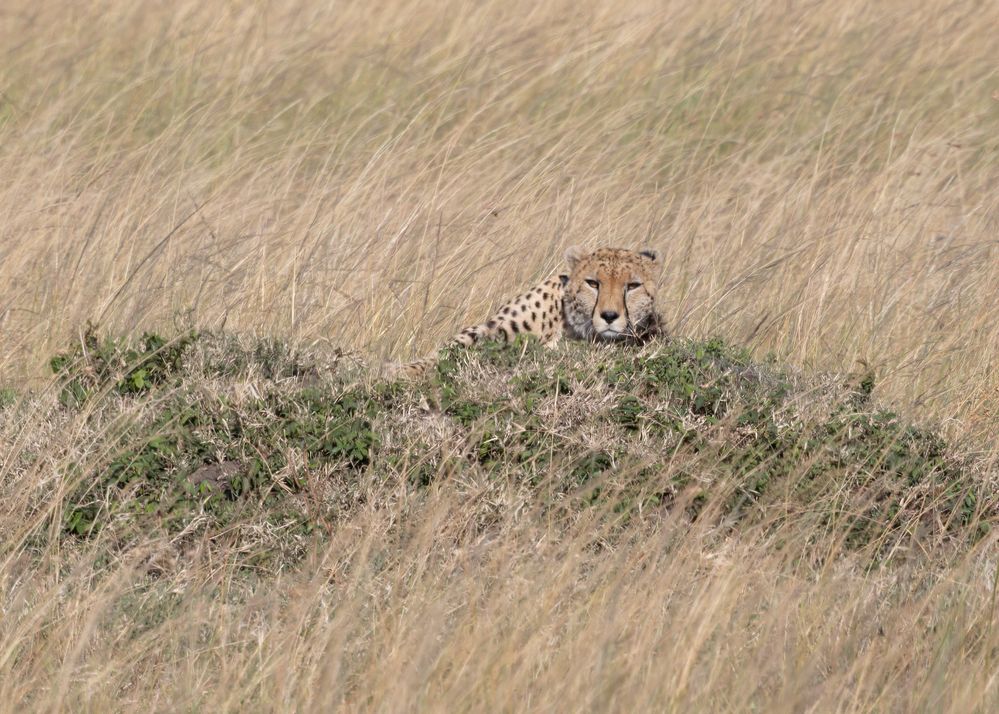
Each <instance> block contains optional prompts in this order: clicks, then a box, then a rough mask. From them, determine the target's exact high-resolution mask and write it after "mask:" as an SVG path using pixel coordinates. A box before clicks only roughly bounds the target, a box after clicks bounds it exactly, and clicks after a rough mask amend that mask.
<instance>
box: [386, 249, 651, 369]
mask: <svg viewBox="0 0 999 714" xmlns="http://www.w3.org/2000/svg"><path fill="white" fill-rule="evenodd" d="M565 260H566V263H568V265H569V272H568V274H561V275H556V276H553V277H551V278H549V279H548V280H545V281H544V282H543V283H541V284H540V285H538V286H537V287H535V288H533V289H532V290H529V291H528V292H526V293H523V294H522V295H520V296H518V297H517V298H515V299H513V300H511V301H510V302H508V303H507V304H506V305H504V306H503V307H502V308H500V309H499V310H498V311H497V312H496V313H495V314H494V315H493V316H492V317H491V318H489V319H488V320H486V321H485V322H483V323H482V324H479V325H475V326H473V327H466V328H465V329H463V330H462V331H461V332H459V333H458V334H457V335H455V336H454V338H453V339H452V340H451V344H452V345H461V346H463V347H468V346H471V345H473V344H475V343H476V342H479V341H481V340H503V341H505V342H508V341H511V340H513V339H515V338H516V337H517V335H534V336H535V337H537V338H538V339H539V340H540V341H541V343H542V344H544V345H546V346H548V347H554V346H555V345H556V344H557V343H558V341H559V340H560V339H561V338H562V337H566V338H567V339H573V340H589V341H595V342H597V341H599V342H613V341H620V340H632V341H641V340H644V339H646V338H648V337H650V336H651V335H653V334H654V333H656V332H657V331H658V330H659V329H660V318H659V315H658V313H657V312H656V305H655V299H656V293H655V282H656V280H657V278H658V274H659V270H660V268H661V262H660V258H659V255H658V253H656V251H653V250H640V251H633V250H625V249H621V248H600V249H597V250H594V251H587V250H585V249H582V248H579V247H575V246H574V247H572V248H569V249H568V250H567V251H566V252H565ZM435 363H436V361H435V360H434V359H433V358H426V359H422V360H417V361H415V362H410V363H408V364H404V365H399V366H397V367H396V368H394V369H393V370H392V371H391V373H390V374H391V376H392V377H393V378H401V379H416V378H419V377H421V376H423V375H424V374H425V373H426V372H428V371H429V369H430V368H431V367H433V366H434V364H435Z"/></svg>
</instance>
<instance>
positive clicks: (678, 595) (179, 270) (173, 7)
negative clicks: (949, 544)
mask: <svg viewBox="0 0 999 714" xmlns="http://www.w3.org/2000/svg"><path fill="white" fill-rule="evenodd" d="M997 25H999V6H997V5H993V4H988V3H979V2H971V1H970V0H968V1H961V0H949V1H946V2H945V1H944V0H929V1H928V2H924V3H919V4H916V3H912V2H910V1H908V0H905V1H903V0H888V1H886V2H878V3H870V2H862V1H861V0H844V1H842V2H836V3H804V2H790V1H788V2H777V1H776V0H772V1H762V0H761V1H759V2H748V3H747V2H736V1H735V0H706V1H705V2H700V3H688V2H678V1H673V0H668V1H667V2H659V1H657V2H652V1H644V0H637V1H635V2H629V3H619V2H609V1H601V0H586V1H584V2H578V1H577V0H571V1H569V0H549V1H547V2H543V3H537V2H523V1H521V0H502V1H501V0H485V1H484V2H467V1H464V0H441V1H440V2H436V3H432V4H431V3H402V2H383V3H362V2H352V3H334V2H319V1H318V0H287V1H284V2H257V3H231V2H222V1H221V0H216V1H214V2H190V1H187V0H181V1H179V2H175V3H163V4H153V3H130V2H122V1H119V0H104V1H102V2H93V3H89V4H77V3H70V2H62V3H57V2H50V3H39V2H27V1H25V0H8V1H7V2H5V3H4V4H3V7H2V8H0V48H2V49H0V53H2V54H0V56H2V58H3V60H2V62H0V216H2V221H0V343H2V346H3V348H2V350H0V386H5V385H6V386H12V387H14V388H16V389H24V388H26V387H28V386H31V387H35V388H44V386H45V385H46V384H47V377H46V376H45V363H46V360H47V358H48V357H49V356H50V355H51V354H52V353H53V352H54V351H55V350H56V348H57V347H58V346H60V345H62V344H64V343H65V342H66V340H67V339H71V338H72V336H73V335H74V334H77V332H78V330H79V328H80V326H81V325H82V324H83V323H84V322H85V321H86V320H88V319H89V320H94V321H97V322H99V323H100V324H101V325H103V326H105V327H107V328H109V329H111V330H113V331H116V332H119V331H120V332H137V331H141V330H143V329H153V328H156V329H164V328H166V329H169V328H170V327H171V326H174V325H180V326H192V325H193V326H198V327H210V328H218V327H224V328H225V329H227V330H235V331H241V332H253V333H261V334H269V335H275V336H279V337H283V338H287V339H289V340H291V341H293V342H296V343H323V344H327V345H330V346H333V347H343V348H346V349H352V350H356V351H357V352H359V353H361V354H363V355H366V356H368V357H370V358H371V359H381V358H385V357H390V356H391V357H396V358H403V357H408V356H412V355H417V354H421V353H423V352H426V351H428V350H430V349H432V348H433V347H434V346H435V345H437V344H438V343H439V342H441V341H442V340H443V339H444V338H445V337H446V336H447V335H449V334H450V333H451V332H452V331H453V330H454V329H455V328H456V327H457V326H459V325H461V324H462V323H464V322H466V321H468V320H475V319H478V318H479V317H481V316H482V315H483V314H485V311H486V310H487V308H488V307H489V306H491V305H494V304H496V303H497V302H498V301H499V300H501V299H502V298H503V297H505V296H508V295H510V294H511V293H513V292H516V291H517V290H518V289H519V288H520V286H522V285H525V284H528V283H529V282H530V281H532V280H534V279H536V278H538V277H540V276H543V275H545V274H546V273H548V272H549V271H552V270H555V269H556V268H557V267H558V266H559V264H560V255H561V252H562V249H563V248H564V247H565V246H566V245H568V244H572V243H582V244H585V245H594V246H595V245H621V246H636V247H637V246H645V245H651V246H653V247H655V248H657V249H659V250H660V251H662V253H663V255H664V256H665V270H664V276H663V281H662V286H661V292H660V294H661V300H662V309H663V311H664V314H665V316H666V320H667V323H668V324H669V325H670V327H671V329H673V330H674V331H676V332H677V333H681V334H686V335H705V334H709V333H719V334H723V335H725V336H726V337H727V338H728V339H730V340H731V341H734V342H740V343H745V344H747V345H749V346H751V347H752V349H753V350H754V351H755V352H756V353H757V354H760V355H763V354H766V353H767V352H773V353H775V354H776V355H777V356H778V357H779V358H780V359H782V360H787V361H790V362H791V363H794V364H798V365H802V366H806V367H809V368H816V369H832V370H837V371H845V370H849V369H853V368H854V367H855V366H856V364H857V362H858V360H862V361H863V362H864V363H866V364H870V365H872V366H874V367H875V368H876V369H877V371H878V374H879V377H880V378H879V382H878V390H877V395H878V396H879V397H880V398H883V399H888V400H891V401H893V402H895V403H896V404H899V405H901V406H902V407H903V408H904V409H905V410H906V412H907V413H908V414H910V415H912V416H913V417H915V418H919V419H930V420H937V421H940V422H942V423H944V424H945V425H947V427H948V429H949V431H950V433H951V434H952V435H953V436H955V437H956V438H961V439H967V440H968V441H969V443H971V444H974V445H977V446H974V448H977V449H979V450H981V451H983V452H984V455H985V457H986V458H991V457H993V456H995V455H996V454H995V453H993V451H991V449H993V448H994V447H992V446H991V444H992V443H994V437H995V436H996V434H997V428H996V426H997V422H996V419H995V418H994V417H993V412H994V410H995V408H996V402H997V395H999V378H997V377H996V375H995V371H994V370H993V369H992V367H993V364H994V362H995V361H996V360H997V358H999V341H997V340H999V337H997V335H999V333H997V331H996V330H995V325H996V324H999V293H997V291H996V285H997V284H999V264H997V261H996V260H995V258H996V235H997V227H999V220H997V219H999V210H997V209H999V193H997V191H996V190H995V187H996V181H997V179H999V165H997V162H996V159H997V157H999V145H997V140H996V137H997V135H999V133H997V128H999V71H997V67H996V63H995V57H996V53H995V49H996V42H995V27H996V26H997ZM57 426H58V427H59V428H65V429H66V439H67V442H66V443H67V445H68V446H67V448H71V447H72V438H73V433H74V432H73V429H72V424H67V425H57ZM6 427H7V428H8V430H9V431H8V432H7V433H10V434H15V437H16V438H15V437H11V438H10V439H9V441H7V446H5V448H6V449H7V452H6V456H7V458H8V464H9V463H10V459H11V458H12V457H13V456H14V455H15V453H16V451H17V450H18V449H22V448H25V444H27V443H30V442H31V440H32V438H33V437H32V431H31V429H32V428H36V427H37V429H38V430H43V429H52V428H54V427H53V425H51V424H38V425H33V424H30V423H29V424H26V425H25V424H21V425H16V428H15V425H6ZM0 472H2V473H3V474H4V478H11V475H10V474H11V469H10V468H7V469H2V468H0ZM27 476H30V477H32V478H38V479H44V478H45V477H47V476H49V477H50V476H51V474H45V473H41V472H40V471H39V472H32V473H31V474H28V475H27ZM22 478H26V476H24V475H22ZM15 485H16V486H17V488H14V487H13V486H11V484H10V483H8V484H6V485H5V487H4V488H5V492H6V493H7V497H8V506H7V507H6V509H5V511H4V513H5V515H4V516H3V518H2V520H0V533H3V534H5V535H4V538H5V539H6V540H7V541H8V544H9V543H15V542H17V543H19V542H18V541H16V539H14V538H13V534H16V533H19V532H20V528H21V527H22V525H23V524H22V523H21V522H20V520H19V519H20V518H21V517H22V516H23V511H20V510H19V507H20V506H19V503H20V502H19V501H18V500H17V497H16V494H18V493H21V491H19V490H18V489H21V488H22V485H23V484H20V483H19V484H15ZM23 488H24V489H28V488H30V485H23ZM11 494H14V495H11ZM11 499H12V500H11ZM468 499H472V500H473V501H474V489H467V490H461V489H458V490H446V489H445V490H442V491H441V492H440V493H436V494H435V495H433V496H432V497H430V498H428V499H427V500H426V501H419V502H413V503H410V502H408V501H407V500H406V499H405V498H400V500H399V502H398V503H397V504H396V506H395V507H394V509H393V508H388V509H385V508H382V509H374V508H372V509H370V510H368V511H365V512H363V513H362V514H361V515H359V516H356V517H355V518H354V519H353V520H351V521H350V522H349V523H347V524H346V525H345V526H344V527H343V528H342V529H340V530H339V532H338V535H337V538H336V542H335V543H333V544H332V545H331V546H329V547H328V548H327V549H325V550H323V551H322V552H317V553H316V554H315V556H314V557H315V560H314V562H311V563H309V564H308V565H307V566H306V567H304V568H302V569H301V570H298V571H296V572H294V573H292V574H288V575H286V576H282V577H281V578H279V579H277V580H274V581H273V582H268V583H265V584H263V585H259V587H250V586H248V585H246V584H245V583H243V582H241V581H237V579H236V578H235V576H233V575H232V573H231V572H229V570H227V568H228V567H229V566H228V565H227V564H226V563H221V564H219V563H214V562H210V561H205V562H201V561H197V562H194V563H192V564H191V567H190V568H187V569H185V570H184V575H183V577H181V576H176V577H173V578H170V579H167V580H165V581H161V582H158V583H157V584H156V585H155V586H152V587H147V586H145V585H143V586H141V587H140V585H139V583H140V582H144V581H143V580H142V578H143V577H145V576H144V571H143V570H142V568H140V567H139V565H138V563H139V562H140V560H141V558H140V556H139V555H136V556H135V558H136V562H130V561H128V560H127V559H126V560H125V561H123V562H116V563H113V564H111V566H108V564H107V563H104V562H103V561H101V560H100V559H101V554H100V553H99V552H96V551H95V552H93V553H89V554H88V553H83V554H82V555H81V554H74V555H73V557H72V558H70V557H69V556H67V555H66V554H64V553H63V552H62V551H61V550H60V547H59V546H58V545H56V544H55V543H54V542H53V544H52V545H50V546H48V547H47V548H43V549H42V551H41V552H39V553H33V554H32V555H31V557H29V556H28V554H27V553H26V552H25V551H24V549H23V548H20V547H13V546H9V545H8V546H5V548H4V550H3V559H2V561H0V588H2V589H0V592H2V596H0V597H2V600H0V605H2V611H3V618H2V621H0V707H2V708H10V709H18V708H21V707H23V706H32V707H35V708H38V709H90V710H103V709H105V708H106V707H109V706H113V705H120V706H123V707H125V708H132V707H136V708H137V707H139V706H144V705H145V704H147V703H151V704H152V705H153V707H154V708H157V709H163V710H183V709H208V708H218V707H221V708H223V709H240V708H243V709H301V710H318V709H324V708H325V707H326V706H328V705H331V704H334V705H335V704H338V705H340V706H342V707H343V708H345V709H348V710H356V709H378V710H385V711H400V710H406V709H410V708H427V709H436V710H452V711H453V710H477V709H494V708H500V709H538V710H545V709H549V710H563V711H565V710H586V709H590V710H608V709H613V710H631V709H634V708H646V709H652V708H667V709H670V708H672V709H675V710H689V709H691V708H702V709H712V710H743V709H746V708H749V707H750V706H758V707H762V708H763V709H765V710H767V711H776V710H787V711H802V710H809V709H812V710H822V711H828V710H844V711H867V710H900V711H912V710H918V709H922V710H939V709H949V710H952V711H973V710H975V709H976V708H977V709H978V710H980V711H986V710H988V709H989V708H990V707H991V706H992V705H995V704H996V702H997V697H999V694H997V692H999V683H997V672H999V666H997V652H999V639H997V634H996V632H995V624H994V623H995V616H996V585H995V581H994V579H993V578H994V573H995V569H996V561H995V554H994V547H995V542H994V540H993V541H988V542H987V543H986V544H985V546H991V547H992V548H993V550H992V551H991V552H990V551H989V550H988V549H987V548H986V549H985V550H982V549H979V550H976V551H974V552H973V553H971V554H968V555H966V556H963V557H962V558H959V559H957V560H955V561H952V562H947V563H943V564H941V563H934V564H932V565H930V564H927V565H926V568H925V571H919V572H912V573H909V572H903V573H898V572H896V573H893V574H890V575H887V574H876V575H871V574H864V572H863V571H862V570H860V571H858V570H857V569H854V568H851V565H850V563H849V561H848V559H845V560H840V561H837V562H838V563H839V565H837V566H835V567H832V566H830V567H823V568H818V569H812V568H809V567H807V566H806V565H803V564H800V563H798V562H796V561H795V559H794V558H793V557H792V555H788V554H785V555H781V556H775V555H773V554H772V551H771V550H770V549H769V548H768V547H767V538H768V536H767V534H766V532H765V531H764V530H761V531H760V532H759V533H758V534H748V535H746V536H745V538H743V539H740V540H738V541H735V542H721V543H719V542H715V541H711V540H710V538H709V535H710V534H705V533H700V532H698V531H697V530H696V529H695V530H693V531H689V532H688V531H687V530H686V529H685V528H682V527H680V526H679V525H678V524H673V523H672V522H671V521H669V520H668V519H667V520H666V521H664V522H663V523H661V524H659V525H658V526H656V527H654V528H651V529H650V530H642V531H640V532H636V533H635V534H634V544H633V547H630V548H620V549H617V550H615V551H614V552H612V553H611V554H606V553H603V552H596V551H593V550H592V549H588V548H587V547H584V546H585V545H587V544H590V543H591V542H592V541H593V539H594V537H595V534H594V533H592V532H588V531H586V529H585V524H583V525H581V526H579V528H580V530H578V531H574V532H572V533H569V534H562V535H561V536H560V537H559V538H552V539H550V540H549V539H548V538H547V537H546V530H545V528H544V524H543V523H540V522H538V521H537V520H532V519H530V518H523V519H517V518H513V517H511V518H510V520H509V522H508V523H505V524H504V525H503V527H502V528H501V529H500V530H499V531H498V533H499V534H501V536H502V537H496V538H495V539H492V540H487V541H481V542H480V541H477V540H475V539H472V538H470V537H469V536H465V535H463V530H462V518H463V517H465V516H463V515H462V514H466V513H467V509H468V508H470V507H471V506H470V505H469V502H468ZM796 536H797V537H800V538H802V539H809V538H812V539H813V540H814V539H815V538H819V539H821V538H822V537H824V536H823V535H822V534H814V533H812V534H809V533H798V534H796ZM709 541H710V542H709ZM156 547H157V544H156V543H155V542H151V543H150V544H149V548H153V549H155V548H156ZM830 547H834V544H831V545H830ZM98 565H99V566H100V567H99V568H98V569H102V570H101V572H107V570H108V568H109V567H110V573H111V575H109V576H108V577H104V578H101V579H98V580H99V581H98V580H95V578H94V576H93V575H92V573H93V567H97V566H98ZM92 566H93V567H92ZM239 588H245V589H246V590H247V593H246V595H245V597H242V595H241V594H240V593H241V591H239ZM237 591H239V592H237ZM223 596H224V597H223ZM171 602H174V603H176V606H175V609H174V610H171V609H170V608H169V607H166V605H165V604H164V603H167V604H169V603H171ZM144 608H146V609H148V610H149V612H150V613H151V615H150V617H149V621H148V622H145V621H144V620H143V618H142V613H143V612H145V610H144ZM164 608H165V609H164ZM122 612H126V614H127V617H125V616H123V615H121V613H122ZM121 622H128V623H131V624H129V626H127V627H125V626H116V624H115V623H121ZM143 623H145V624H143Z"/></svg>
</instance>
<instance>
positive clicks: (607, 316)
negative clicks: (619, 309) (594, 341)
mask: <svg viewBox="0 0 999 714" xmlns="http://www.w3.org/2000/svg"><path fill="white" fill-rule="evenodd" d="M600 317H602V318H603V319H604V322H614V320H616V319H617V313H616V312H614V311H613V310H606V311H604V312H602V313H600Z"/></svg>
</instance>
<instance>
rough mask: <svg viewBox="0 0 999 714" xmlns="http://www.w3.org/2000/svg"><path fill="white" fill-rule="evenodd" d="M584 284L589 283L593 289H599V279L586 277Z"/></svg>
mask: <svg viewBox="0 0 999 714" xmlns="http://www.w3.org/2000/svg"><path fill="white" fill-rule="evenodd" d="M586 284H587V285H589V286H590V287H591V288H593V289H594V290H599V289H600V281H599V280H594V279H593V278H587V279H586Z"/></svg>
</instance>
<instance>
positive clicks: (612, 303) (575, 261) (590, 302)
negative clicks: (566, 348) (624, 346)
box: [564, 248, 660, 340]
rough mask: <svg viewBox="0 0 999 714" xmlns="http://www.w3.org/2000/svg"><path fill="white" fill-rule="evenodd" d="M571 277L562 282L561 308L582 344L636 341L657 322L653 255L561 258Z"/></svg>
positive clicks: (612, 251) (577, 252)
mask: <svg viewBox="0 0 999 714" xmlns="http://www.w3.org/2000/svg"><path fill="white" fill-rule="evenodd" d="M565 258H566V261H567V262H568V263H569V269H570V273H569V275H568V276H567V279H566V278H564V280H565V298H564V309H565V318H566V322H567V323H568V326H569V328H570V329H571V330H572V331H573V332H575V333H576V335H577V336H579V337H581V338H583V339H590V340H618V339H622V338H627V337H639V336H641V335H643V334H644V333H646V332H647V331H648V330H649V329H650V327H652V325H653V324H654V323H655V321H656V311H655V282H656V279H657V278H658V275H659V269H660V262H659V256H658V255H657V254H656V253H655V251H651V250H643V251H632V250H621V249H617V248H602V249H600V250H596V251H593V252H587V251H584V250H581V249H579V248H570V249H569V250H568V251H566V254H565Z"/></svg>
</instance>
